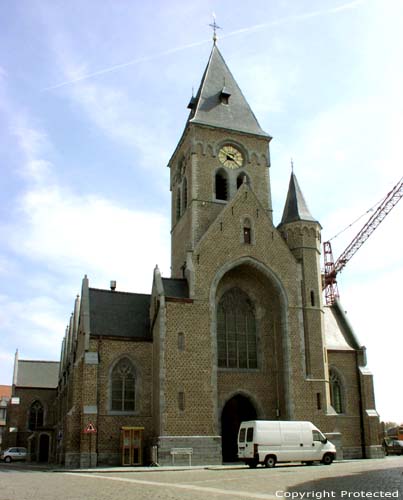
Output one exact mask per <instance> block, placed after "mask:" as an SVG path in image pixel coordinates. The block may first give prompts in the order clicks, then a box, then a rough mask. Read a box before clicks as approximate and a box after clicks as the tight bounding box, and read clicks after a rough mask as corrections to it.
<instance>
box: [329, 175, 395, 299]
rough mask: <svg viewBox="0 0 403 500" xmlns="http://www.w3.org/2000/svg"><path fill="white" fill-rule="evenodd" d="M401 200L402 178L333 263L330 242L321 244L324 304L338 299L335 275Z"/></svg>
mask: <svg viewBox="0 0 403 500" xmlns="http://www.w3.org/2000/svg"><path fill="white" fill-rule="evenodd" d="M401 198H403V177H402V178H401V179H400V181H399V182H398V183H397V184H396V186H394V188H393V189H392V190H391V191H390V192H389V193H388V194H387V195H386V196H385V198H384V199H383V200H382V202H381V203H380V205H379V207H378V208H377V209H376V210H375V212H374V214H373V215H372V216H371V217H370V219H369V220H368V221H367V222H366V223H365V224H364V226H363V227H362V229H361V230H360V231H359V233H358V234H357V235H356V236H355V237H354V239H353V240H352V241H351V243H350V244H349V245H348V247H347V248H346V249H345V250H344V252H343V253H342V254H341V255H340V257H339V258H338V259H337V260H336V262H334V260H333V252H332V246H331V244H330V241H325V242H324V243H323V253H324V259H325V276H324V283H323V288H324V290H325V299H326V304H328V305H330V304H333V302H334V301H335V299H336V298H338V297H339V292H338V289H337V281H336V275H337V273H339V272H340V271H341V270H342V269H343V268H344V266H345V265H346V264H347V262H348V261H349V260H350V259H351V257H352V256H353V255H354V254H355V253H356V252H357V251H358V250H359V249H360V248H361V247H362V245H363V244H364V243H365V242H366V241H367V239H368V238H369V237H370V236H371V234H372V233H373V232H374V231H375V229H376V228H377V227H378V226H379V224H380V223H381V222H382V221H383V220H384V219H385V217H386V216H387V215H388V213H389V212H390V211H391V210H392V208H393V207H394V206H395V205H396V204H397V203H398V202H399V201H400V200H401Z"/></svg>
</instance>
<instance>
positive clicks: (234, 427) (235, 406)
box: [221, 394, 257, 462]
mask: <svg viewBox="0 0 403 500" xmlns="http://www.w3.org/2000/svg"><path fill="white" fill-rule="evenodd" d="M256 418H257V413H256V409H255V407H254V406H253V404H252V402H251V401H250V399H249V398H247V397H245V396H242V395H241V394H237V395H236V396H234V397H233V398H231V399H230V400H229V401H227V402H226V404H225V406H224V408H223V410H222V413H221V439H222V441H221V443H222V459H223V462H236V461H237V460H238V455H237V453H238V446H237V437H238V430H239V426H240V425H241V422H243V421H245V420H255V419H256Z"/></svg>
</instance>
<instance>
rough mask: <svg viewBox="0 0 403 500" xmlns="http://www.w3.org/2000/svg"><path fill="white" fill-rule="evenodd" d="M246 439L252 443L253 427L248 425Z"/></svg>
mask: <svg viewBox="0 0 403 500" xmlns="http://www.w3.org/2000/svg"><path fill="white" fill-rule="evenodd" d="M246 441H247V442H248V443H251V442H252V441H253V427H248V430H247V432H246Z"/></svg>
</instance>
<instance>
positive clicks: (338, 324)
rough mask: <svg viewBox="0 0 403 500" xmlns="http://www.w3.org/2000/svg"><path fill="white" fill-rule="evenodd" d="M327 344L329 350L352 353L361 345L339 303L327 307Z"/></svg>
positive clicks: (325, 308) (325, 309)
mask: <svg viewBox="0 0 403 500" xmlns="http://www.w3.org/2000/svg"><path fill="white" fill-rule="evenodd" d="M324 311H325V344H326V348H327V349H333V350H338V351H352V350H354V349H360V347H361V346H360V343H359V341H358V339H357V337H356V335H355V333H354V331H353V329H352V327H351V325H350V323H349V321H348V319H347V317H346V315H345V313H344V311H343V309H342V307H341V305H340V303H339V302H338V301H336V302H335V303H334V304H333V305H332V306H325V307H324Z"/></svg>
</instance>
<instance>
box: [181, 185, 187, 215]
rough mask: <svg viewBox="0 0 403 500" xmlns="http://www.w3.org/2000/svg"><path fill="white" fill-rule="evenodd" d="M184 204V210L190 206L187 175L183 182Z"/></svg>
mask: <svg viewBox="0 0 403 500" xmlns="http://www.w3.org/2000/svg"><path fill="white" fill-rule="evenodd" d="M182 196H183V197H182V206H183V211H185V210H186V208H187V206H188V181H187V179H186V177H185V178H184V179H183V184H182Z"/></svg>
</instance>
